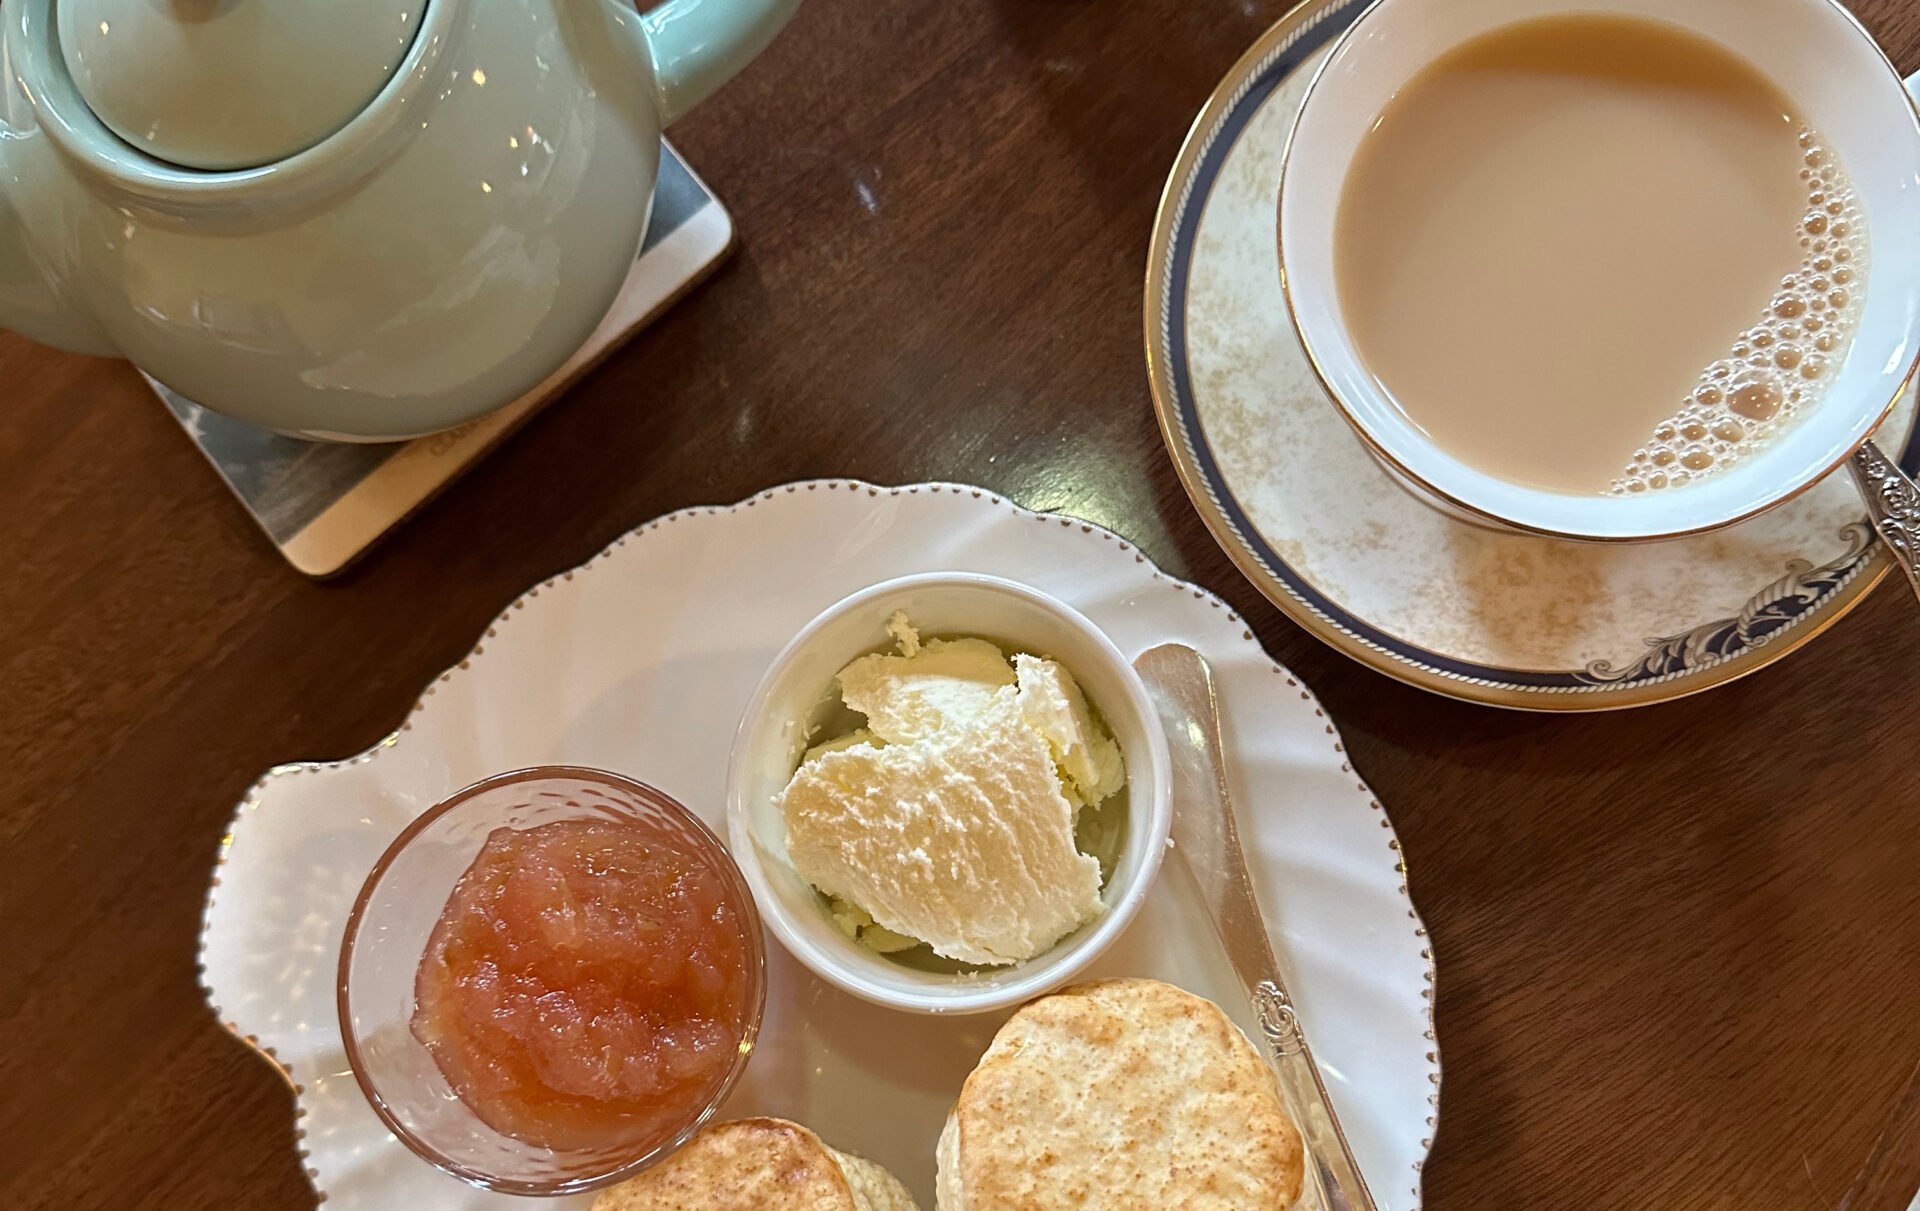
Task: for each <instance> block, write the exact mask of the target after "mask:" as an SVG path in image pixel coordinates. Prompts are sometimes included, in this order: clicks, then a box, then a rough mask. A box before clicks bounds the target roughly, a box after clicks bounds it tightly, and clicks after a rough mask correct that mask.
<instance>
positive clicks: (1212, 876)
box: [1133, 643, 1375, 1211]
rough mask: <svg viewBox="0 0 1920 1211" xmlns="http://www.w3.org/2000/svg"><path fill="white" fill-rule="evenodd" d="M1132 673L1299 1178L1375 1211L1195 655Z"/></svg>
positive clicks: (1164, 650) (1185, 855) (1324, 1199)
mask: <svg viewBox="0 0 1920 1211" xmlns="http://www.w3.org/2000/svg"><path fill="white" fill-rule="evenodd" d="M1133 667H1134V669H1135V670H1136V671H1137V672H1138V673H1139V674H1140V677H1141V680H1143V681H1145V682H1146V685H1147V693H1148V694H1149V695H1150V696H1151V697H1152V698H1153V701H1154V705H1155V707H1156V708H1158V710H1159V712H1160V722H1161V723H1162V724H1163V725H1164V726H1165V728H1166V731H1167V752H1168V753H1169V755H1170V756H1171V757H1172V759H1173V849H1174V853H1176V854H1178V855H1179V856H1180V859H1181V862H1182V863H1183V864H1184V865H1185V866H1186V868H1187V871H1188V873H1189V874H1191V875H1192V876H1193V881H1194V883H1195V884H1196V885H1197V886H1198V888H1199V890H1200V896H1201V899H1202V900H1204V901H1205V902H1206V906H1207V912H1208V915H1209V916H1211V917H1212V918H1213V927H1214V931H1215V932H1216V933H1218V934H1219V935H1220V943H1221V945H1222V946H1224V947H1225V948H1226V952H1227V958H1228V959H1229V960H1231V961H1232V963H1233V969H1234V971H1235V972H1237V973H1238V974H1239V976H1240V983H1241V984H1242V985H1243V986H1245V988H1246V990H1247V995H1248V997H1250V998H1251V999H1252V1001H1253V1011H1254V1016H1255V1018H1256V1019H1257V1020H1258V1021H1259V1023H1260V1031H1261V1034H1262V1035H1263V1036H1264V1041H1265V1042H1266V1044H1267V1053H1268V1057H1269V1058H1270V1059H1271V1060H1272V1061H1273V1068H1274V1072H1275V1074H1276V1075H1277V1076H1278V1077H1279V1081H1280V1094H1281V1097H1282V1099H1283V1100H1284V1101H1285V1103H1286V1107H1287V1113H1289V1114H1291V1115H1292V1116H1293V1121H1294V1122H1295V1123H1296V1124H1297V1125H1298V1126H1299V1128H1300V1134H1301V1135H1302V1136H1303V1137H1305V1139H1306V1145H1307V1149H1306V1150H1307V1169H1308V1172H1309V1173H1310V1174H1312V1176H1313V1178H1314V1180H1315V1182H1316V1183H1317V1184H1318V1186H1319V1188H1320V1197H1321V1205H1322V1206H1324V1207H1326V1208H1327V1209H1328V1211H1375V1209H1374V1203H1373V1195H1371V1194H1370V1193H1368V1192H1367V1183H1366V1181H1365V1179H1363V1178H1362V1177H1361V1176H1360V1167H1359V1166H1358V1165H1356V1164H1354V1161H1353V1150H1352V1149H1351V1148H1349V1147H1348V1146H1347V1137H1346V1134H1345V1133H1344V1132H1342V1131H1341V1130H1340V1120H1339V1118H1338V1117H1337V1116H1336V1115H1335V1114H1334V1112H1333V1104H1332V1103H1331V1102H1329V1101H1328V1100H1327V1087H1326V1086H1325V1085H1324V1084H1322V1083H1321V1081H1320V1070H1319V1069H1318V1068H1317V1067H1315V1066H1314V1062H1313V1052H1312V1051H1311V1050H1309V1049H1308V1047H1307V1040H1306V1036H1305V1035H1304V1034H1302V1033H1301V1030H1300V1022H1299V1019H1298V1018H1296V1017H1295V1016H1294V1012H1293V1001H1292V999H1291V998H1289V997H1288V996H1287V986H1286V984H1285V983H1284V982H1283V981H1282V980H1281V978H1280V968H1279V966H1278V965H1277V964H1276V963H1275V962H1274V961H1273V946H1272V945H1271V943H1269V942H1268V941H1267V926H1266V922H1265V921H1264V920H1262V919H1261V917H1260V905H1259V904H1258V903H1256V902H1255V901H1254V898H1253V882H1252V880H1250V879H1249V878H1248V877H1247V860H1246V857H1245V855H1243V854H1242V853H1241V852H1240V830H1239V829H1238V828H1237V827H1235V825H1234V822H1233V800H1232V797H1231V796H1230V795H1229V794H1228V792H1227V768H1226V765H1225V763H1224V760H1223V758H1222V756H1221V751H1220V711H1219V706H1218V702H1217V700H1216V698H1215V696H1214V690H1213V672H1212V670H1210V669H1209V668H1208V667H1207V662H1206V660H1205V659H1204V658H1202V657H1201V655H1200V653H1198V652H1196V651H1194V650H1193V649H1192V648H1190V647H1187V646H1185V645H1183V644H1178V643H1169V644H1163V645H1162V646H1160V647H1157V648H1153V649H1151V650H1149V651H1146V652H1143V653H1141V655H1140V657H1139V659H1137V660H1135V661H1134V662H1133Z"/></svg>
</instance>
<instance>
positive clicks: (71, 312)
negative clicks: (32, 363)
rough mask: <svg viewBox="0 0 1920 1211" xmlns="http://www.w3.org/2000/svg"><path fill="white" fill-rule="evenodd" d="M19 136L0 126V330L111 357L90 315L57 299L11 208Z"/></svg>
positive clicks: (18, 183)
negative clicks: (16, 143) (15, 151)
mask: <svg viewBox="0 0 1920 1211" xmlns="http://www.w3.org/2000/svg"><path fill="white" fill-rule="evenodd" d="M20 137H21V136H20V135H19V134H18V133H16V132H14V131H9V130H5V129H4V128H0V328H10V329H12V330H13V331H15V332H18V333H19V334H20V335H21V336H24V337H27V338H28V339H29V340H34V341H38V342H39V343H41V344H43V345H52V346H53V347H55V348H56V349H65V350H67V351H69V352H71V353H87V354H92V355H94V356H96V357H117V356H119V350H117V349H115V348H114V345H113V342H112V341H110V340H108V339H107V334H106V333H104V332H102V331H101V330H100V326H99V325H98V324H96V323H94V321H93V319H92V317H90V316H88V315H87V314H86V312H85V311H83V310H81V309H80V308H79V307H77V306H75V305H74V304H73V303H72V301H71V300H69V299H67V298H65V297H63V296H62V295H61V293H60V292H59V291H58V290H57V289H56V288H55V287H54V286H53V285H52V282H53V281H54V278H53V276H52V275H51V274H48V273H47V272H45V270H44V268H43V267H42V265H41V263H40V261H39V258H38V257H36V256H35V255H34V252H33V249H32V247H31V246H30V244H29V242H28V240H27V232H26V228H25V225H24V224H22V223H21V221H20V214H19V211H18V210H17V209H16V208H15V206H14V197H15V195H16V193H17V191H19V190H20V189H22V188H24V186H23V185H22V184H21V180H20V175H19V173H18V171H17V169H16V164H15V158H14V155H13V152H14V150H15V149H14V148H12V147H10V146H9V144H11V143H13V142H14V141H15V140H17V139H19V138H20Z"/></svg>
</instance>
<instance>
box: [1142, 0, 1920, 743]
mask: <svg viewBox="0 0 1920 1211" xmlns="http://www.w3.org/2000/svg"><path fill="white" fill-rule="evenodd" d="M1365 8H1366V3H1365V0H1307V2H1306V3H1304V4H1301V5H1300V6H1298V7H1296V8H1295V9H1293V10H1292V11H1291V12H1289V13H1288V14H1287V15H1286V16H1284V17H1282V18H1281V19H1280V20H1279V21H1278V22H1277V23H1276V24H1275V25H1274V26H1273V27H1272V28H1271V29H1269V30H1268V31H1267V32H1266V34H1264V35H1263V36H1262V37H1261V38H1260V40H1259V41H1258V42H1256V43H1255V44H1254V45H1253V47H1252V48H1251V49H1250V50H1249V51H1248V52H1247V53H1246V54H1245V55H1244V56H1243V57H1242V58H1241V59H1240V61H1239V62H1238V63H1236V64H1235V65H1234V66H1233V68H1232V69H1231V70H1230V71H1229V72H1228V73H1227V75H1226V77H1225V78H1224V79H1223V80H1222V81H1221V82H1220V85H1219V87H1218V88H1217V89H1216V90H1215V91H1214V94H1213V96H1212V97H1211V98H1210V99H1209V100H1208V101H1207V104H1206V105H1205V107H1204V108H1202V110H1201V111H1200V115H1199V117H1198V118H1197V119H1196V120H1195V121H1194V124H1193V128H1192V130H1191V131H1190V132H1189V133H1188V135H1187V140H1186V143H1185V145H1184V146H1183V147H1182V148H1181V150H1180V156H1179V158H1178V159H1177V160H1176V161H1175V163H1174V167H1173V171H1172V173H1171V174H1170V176H1169V177H1168V180H1167V187H1166V191H1165V192H1164V194H1163V195H1162V197H1161V201H1160V208H1159V213H1158V214H1157V216H1156V217H1155V221H1154V230H1153V243H1152V247H1151V251H1150V255H1149V259H1148V266H1147V283H1146V346H1147V363H1148V371H1149V378H1150V381H1151V384H1152V389H1153V398H1154V405H1155V407H1156V409H1157V410H1158V412H1159V416H1160V425H1161V429H1162V431H1163V432H1164V434H1165V436H1166V439H1167V447H1168V449H1169V451H1170V452H1171V453H1172V455H1173V461H1174V465H1175V467H1176V468H1177V469H1178V470H1179V473H1180V479H1181V482H1182V483H1183V484H1184V485H1185V487H1186V489H1187V493H1188V495H1189V496H1191V497H1192V498H1193V501H1194V504H1195V506H1196V507H1197V508H1198V509H1199V511H1200V514H1201V516H1202V518H1203V519H1204V520H1205V521H1206V523H1207V526H1208V528H1209V529H1211V530H1212V532H1213V535H1214V537H1215V538H1216V539H1218V540H1219V542H1220V544H1221V545H1222V546H1223V547H1224V548H1225V549H1226V551H1227V553H1228V555H1230V556H1231V557H1232V558H1233V560H1234V562H1235V563H1236V564H1237V565H1238V566H1239V567H1240V569H1241V571H1243V572H1244V573H1245V574H1246V575H1247V576H1248V578H1249V579H1251V580H1252V581H1253V582H1254V584H1255V585H1256V586H1258V587H1259V589H1260V590H1261V592H1263V593H1264V594H1265V595H1266V596H1267V597H1268V598H1269V599H1271V600H1272V601H1273V602H1274V603H1275V604H1276V605H1278V606H1279V607H1280V608H1281V609H1282V610H1284V611H1285V612H1286V613H1287V614H1289V615H1290V616H1291V617H1292V618H1293V619H1294V620H1295V621H1297V622H1299V623H1300V624H1301V625H1302V626H1304V627H1306V628H1307V629H1308V630H1310V631H1312V632H1313V633H1314V634H1316V635H1318V636H1320V637H1321V638H1322V639H1324V640H1326V641H1327V642H1328V643H1330V644H1332V645H1333V646H1334V647H1336V648H1339V649H1340V650H1341V651H1344V652H1346V653H1347V654H1348V655H1350V656H1352V657H1354V658H1355V659H1357V660H1359V661H1361V662H1362V663H1364V664H1367V665H1369V666H1371V667H1373V668H1375V669H1378V670H1380V671H1381V672H1384V673H1386V674H1388V675H1390V676H1393V677H1397V678H1400V679H1401V680H1403V681H1407V682H1411V683H1412V684H1414V685H1418V686H1421V687H1423V688H1426V689H1430V690H1433V691H1435V692H1437V693H1442V694H1446V695H1449V696H1451V697H1455V698H1462V699H1466V700H1469V701H1474V702H1481V703H1486V704H1489V705H1493V706H1503V707H1514V708H1520V709H1529V710H1546V711H1591V710H1608V709H1614V708H1619V707H1627V706H1640V705H1644V704H1647V703H1653V702H1664V701H1668V700H1671V699H1674V698H1679V697H1683V696H1685V695H1688V694H1693V693H1698V692H1699V691H1701V690H1705V689H1710V688H1712V687H1713V686H1716V685H1721V684H1724V683H1726V682H1728V681H1731V680H1733V679H1735V678H1737V677H1741V676H1744V675H1745V674H1747V673H1751V672H1753V671H1755V670H1756V669H1759V668H1763V667H1765V666H1766V665H1768V664H1770V663H1772V662H1773V661H1775V660H1778V659H1780V658H1781V657H1782V656H1785V655H1786V654H1787V653H1789V652H1791V651H1793V650H1794V649H1796V648H1798V647H1799V646H1800V645H1802V644H1804V643H1806V642H1807V641H1808V640H1810V639H1812V638H1813V637H1814V636H1815V635H1818V634H1819V633H1820V632H1821V631H1823V630H1825V629H1826V628H1827V627H1828V626H1830V625H1832V624H1833V623H1834V622H1836V621H1837V620H1838V619H1839V618H1840V617H1842V616H1843V615H1844V614H1846V612H1847V611H1848V610H1850V609H1852V608H1853V607H1854V606H1855V605H1856V604H1858V603H1859V601H1860V600H1861V599H1862V598H1863V597H1865V595H1866V594H1867V592H1868V591H1869V590H1871V589H1872V588H1873V587H1874V585H1876V584H1878V583H1879V581H1880V580H1881V578H1882V577H1883V576H1885V575H1886V573H1887V571H1888V570H1889V568H1891V566H1892V563H1891V560H1890V559H1889V557H1888V555H1887V552H1886V550H1885V548H1884V547H1882V546H1881V544H1880V542H1879V540H1878V539H1877V538H1876V537H1875V536H1874V534H1873V530H1872V527H1871V526H1870V525H1869V524H1868V523H1867V520H1866V513H1865V509H1864V506H1863V505H1862V503H1861V499H1860V496H1859V494H1858V492H1857V491H1856V490H1855V488H1854V487H1853V485H1852V484H1851V483H1850V482H1849V481H1848V479H1847V477H1846V475H1845V473H1844V472H1841V473H1839V474H1837V475H1834V476H1829V477H1828V478H1827V479H1825V480H1823V481H1821V482H1820V483H1819V484H1818V485H1816V486H1815V487H1814V488H1813V489H1811V490H1809V491H1808V492H1806V493H1804V494H1803V495H1802V496H1800V497H1798V498H1796V499H1795V500H1793V501H1790V502H1788V503H1786V504H1784V505H1782V506H1780V507H1778V508H1776V509H1773V510H1771V511H1769V512H1767V513H1764V514H1762V515H1760V516H1758V517H1755V518H1752V519H1750V520H1748V521H1745V522H1742V523H1740V524H1739V525H1736V526H1731V527H1728V528H1726V529H1724V530H1718V531H1714V532H1712V533H1709V534H1704V535H1699V536H1695V537H1692V538H1686V539H1680V540H1676V541H1672V542H1662V543H1645V544H1631V545H1606V546H1601V545H1594V544H1586V543H1575V542H1565V541H1560V540H1556V539H1550V538H1541V537H1534V536H1529V535H1519V534H1505V533H1498V532H1495V531H1491V530H1488V529H1485V528H1482V527H1479V526H1474V525H1470V524H1467V523H1464V522H1462V521H1459V520H1455V519H1453V518H1449V517H1446V516H1444V515H1442V514H1441V513H1439V512H1437V511H1435V510H1433V509H1431V508H1429V507H1428V506H1426V505H1424V504H1422V503H1420V502H1419V501H1417V500H1415V499H1414V498H1413V497H1412V496H1409V495H1408V494H1407V493H1406V492H1404V491H1403V490H1402V489H1400V488H1399V487H1398V486H1396V485H1395V484H1394V483H1393V481H1392V480H1391V479H1390V478H1389V476H1388V473H1387V472H1386V471H1385V470H1384V469H1382V468H1381V467H1380V465H1379V464H1378V463H1376V462H1375V461H1374V460H1373V459H1372V458H1370V457H1369V456H1368V454H1367V452H1366V450H1365V448H1364V446H1363V445H1362V444H1361V442H1360V440H1359V439H1358V438H1357V437H1356V436H1355V435H1354V434H1353V432H1352V430H1351V429H1350V428H1349V427H1348V426H1347V425H1346V423H1345V422H1344V421H1343V420H1342V419H1341V417H1340V414H1339V411H1338V409H1337V408H1336V407H1335V406H1334V405H1333V403H1332V402H1331V401H1330V400H1329V399H1328V398H1327V397H1326V394H1325V393H1324V391H1323V390H1322V388H1321V387H1320V385H1319V382H1318V380H1317V378H1316V377H1315V375H1314V374H1313V371H1312V368H1311V366H1310V365H1309V363H1308V362H1307V359H1306V355H1305V353H1304V351H1303V350H1302V349H1301V347H1300V342H1299V339H1298V337H1297V336H1296V335H1295V333H1294V331H1293V328H1292V326H1291V324H1290V323H1289V321H1288V319H1287V310H1286V305H1285V302H1284V299H1283V298H1282V294H1281V288H1280V281H1279V268H1278V264H1279V253H1278V249H1277V247H1276V242H1275V240H1276V237H1275V225H1274V205H1275V202H1274V199H1275V196H1276V193H1277V188H1278V183H1279V168H1280V161H1281V156H1282V153H1283V151H1284V149H1285V145H1286V139H1287V134H1288V131H1289V130H1290V128H1291V126H1292V123H1293V118H1294V115H1295V114H1297V113H1298V112H1299V107H1300V102H1301V99H1302V96H1303V94H1304V92H1305V89H1306V86H1307V81H1308V77H1309V76H1310V74H1311V72H1310V71H1309V70H1306V69H1308V68H1310V66H1311V65H1312V64H1313V63H1314V62H1316V61H1317V60H1316V57H1317V55H1318V54H1319V53H1320V52H1321V51H1323V50H1324V49H1325V48H1326V47H1327V46H1328V45H1330V44H1331V43H1332V42H1333V41H1334V39H1335V38H1337V37H1338V36H1339V34H1340V32H1341V31H1342V30H1343V29H1345V28H1346V27H1347V26H1348V25H1349V24H1351V23H1352V22H1353V20H1354V19H1355V18H1357V17H1358V16H1359V14H1360V13H1361V12H1362V11H1363V10H1364V9H1365ZM1912 428H1913V398H1912V395H1911V393H1909V394H1908V395H1907V396H1906V397H1905V398H1903V400H1902V402H1901V404H1900V406H1899V407H1898V408H1896V410H1895V411H1894V413H1893V415H1892V416H1891V417H1890V418H1889V420H1888V421H1887V422H1886V424H1885V425H1884V426H1882V428H1881V430H1880V432H1879V434H1878V438H1879V441H1880V444H1881V446H1882V447H1883V448H1885V449H1887V450H1888V451H1889V452H1891V451H1894V450H1900V451H1902V457H1901V462H1902V464H1903V465H1904V466H1905V467H1906V468H1907V469H1908V470H1909V472H1911V471H1913V470H1914V469H1915V468H1916V467H1917V466H1920V442H1909V440H1908V438H1909V435H1910V432H1911V430H1912Z"/></svg>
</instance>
